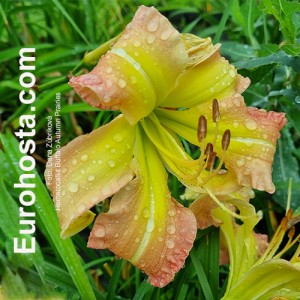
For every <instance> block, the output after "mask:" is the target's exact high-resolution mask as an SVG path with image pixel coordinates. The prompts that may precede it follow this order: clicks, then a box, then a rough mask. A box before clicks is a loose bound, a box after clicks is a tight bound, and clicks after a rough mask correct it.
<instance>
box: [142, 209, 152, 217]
mask: <svg viewBox="0 0 300 300" xmlns="http://www.w3.org/2000/svg"><path fill="white" fill-rule="evenodd" d="M143 217H144V218H149V217H150V210H149V208H144V209H143Z"/></svg>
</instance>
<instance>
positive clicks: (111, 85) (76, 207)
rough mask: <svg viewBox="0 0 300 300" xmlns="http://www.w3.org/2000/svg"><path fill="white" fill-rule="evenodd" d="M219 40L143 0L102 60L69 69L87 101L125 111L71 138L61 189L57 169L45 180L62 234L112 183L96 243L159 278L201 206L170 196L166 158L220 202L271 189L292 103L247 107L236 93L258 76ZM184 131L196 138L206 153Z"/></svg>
mask: <svg viewBox="0 0 300 300" xmlns="http://www.w3.org/2000/svg"><path fill="white" fill-rule="evenodd" d="M218 49H219V45H216V46H213V45H212V44H211V41H210V39H201V38H198V37H196V36H192V35H180V34H179V33H178V32H177V31H176V30H175V29H174V28H173V27H172V26H171V24H170V23H169V21H168V20H167V19H166V18H165V17H164V16H162V15H161V14H159V12H158V11H157V10H156V9H155V8H153V7H152V8H147V7H144V6H141V7H140V8H139V9H138V11H137V12H136V14H135V16H134V18H133V20H132V22H131V23H130V24H129V25H128V26H127V27H126V29H125V30H124V32H123V33H122V34H121V35H120V37H119V39H118V40H117V41H116V43H115V44H114V46H113V47H112V49H111V50H110V51H108V52H107V53H106V54H105V55H103V56H102V57H101V59H100V61H99V63H98V64H97V66H96V67H95V68H94V69H93V70H92V71H91V72H90V73H88V74H85V75H82V76H79V77H73V78H71V80H70V85H71V86H73V87H74V89H75V91H76V92H77V93H78V94H79V95H80V96H81V97H82V98H83V99H84V100H85V101H87V102H88V103H89V104H91V105H93V106H96V107H99V108H102V109H113V110H120V111H121V115H119V116H118V117H117V118H115V119H114V120H113V121H112V122H110V123H109V124H107V125H105V126H103V127H100V128H98V129H96V130H95V131H93V132H92V133H91V134H89V135H85V136H80V137H78V138H76V139H75V140H73V141H72V142H70V143H69V144H68V145H67V146H65V147H63V148H62V150H61V157H60V159H61V164H62V174H61V191H62V195H61V199H59V200H58V199H56V196H55V195H56V187H55V178H54V179H53V181H51V182H47V185H48V187H49V189H50V190H51V191H52V194H53V195H54V201H56V202H57V201H60V202H59V206H60V210H59V211H58V216H59V220H60V223H61V227H62V234H61V235H62V237H68V236H70V235H72V234H75V233H77V232H78V231H80V230H81V229H83V228H84V227H86V226H87V225H88V224H90V223H91V222H92V220H93V218H94V214H93V213H92V212H90V211H89V209H90V208H91V207H92V206H94V205H95V204H97V203H99V202H101V201H103V200H104V199H106V198H107V197H110V196H113V195H114V196H113V198H112V199H111V204H110V210H109V211H108V213H103V214H100V215H99V216H98V217H97V219H96V221H95V224H94V227H93V230H92V232H91V235H90V238H89V243H88V245H89V247H93V248H98V249H104V248H108V249H110V250H111V251H113V252H114V253H115V254H116V255H117V256H119V257H122V258H125V259H127V260H129V261H131V262H132V263H133V264H134V265H136V266H137V267H139V268H140V269H142V270H143V271H145V273H147V274H148V275H149V280H150V283H151V284H153V285H155V286H164V285H166V284H167V283H168V282H170V281H171V280H172V279H173V277H174V275H175V273H176V272H177V271H178V270H179V269H180V268H181V267H182V266H183V264H184V261H185V258H186V257H187V255H188V253H189V250H190V249H191V247H192V244H193V241H194V239H195V235H196V229H197V226H196V220H195V216H194V215H193V213H192V212H191V211H190V210H189V209H187V208H185V207H183V206H182V205H180V204H179V203H177V202H176V201H175V200H174V199H173V198H172V197H171V194H170V192H169V190H168V185H167V172H166V170H165V168H166V169H167V170H168V171H169V172H171V173H173V174H174V175H175V176H177V178H178V179H179V180H180V181H181V182H182V183H183V184H185V185H186V186H189V187H190V188H192V189H194V190H195V191H197V192H200V193H209V194H210V195H214V196H216V197H214V199H215V201H216V202H218V198H217V197H218V196H221V197H222V195H228V194H234V193H239V192H240V191H241V190H243V189H244V188H246V189H247V191H248V192H249V194H250V191H251V189H252V188H257V189H260V190H266V191H269V192H273V191H274V186H273V184H272V180H271V164H272V161H273V155H274V151H275V145H276V141H277V139H278V137H279V130H280V129H281V127H282V126H283V125H284V123H285V118H284V114H280V113H274V112H271V113H267V112H265V111H259V110H257V109H254V108H247V107H246V106H245V103H244V100H243V98H242V96H241V95H240V94H239V93H241V92H243V91H244V90H245V89H246V88H247V86H248V84H249V80H248V79H245V78H243V77H241V76H239V75H238V74H237V72H236V70H235V68H234V67H233V66H231V65H230V64H229V63H228V62H227V61H226V60H225V59H224V58H222V57H221V56H220V54H219V52H218ZM199 117H200V118H199ZM179 136H182V137H184V138H186V139H187V140H189V141H190V142H191V143H193V144H195V145H197V146H199V148H200V149H201V155H200V157H199V158H198V159H196V160H194V159H192V158H191V157H190V156H189V155H188V154H187V153H186V152H185V151H184V149H183V147H182V145H181V142H180V138H179ZM229 144H230V146H229ZM217 158H219V164H218V166H215V161H216V160H217ZM54 159H55V158H54ZM258 163H259V164H260V165H261V166H262V167H261V168H259V169H257V164H258ZM224 165H225V166H226V168H225V167H224ZM223 208H224V209H226V207H223Z"/></svg>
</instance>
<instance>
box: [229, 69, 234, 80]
mask: <svg viewBox="0 0 300 300" xmlns="http://www.w3.org/2000/svg"><path fill="white" fill-rule="evenodd" d="M229 76H230V77H232V78H234V77H235V71H234V69H230V70H229Z"/></svg>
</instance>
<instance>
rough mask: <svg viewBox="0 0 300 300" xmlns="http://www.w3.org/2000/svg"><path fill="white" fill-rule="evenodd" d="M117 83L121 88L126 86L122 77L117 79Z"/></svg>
mask: <svg viewBox="0 0 300 300" xmlns="http://www.w3.org/2000/svg"><path fill="white" fill-rule="evenodd" d="M118 85H119V87H120V88H121V89H123V88H124V87H125V86H126V81H125V80H124V79H119V80H118Z"/></svg>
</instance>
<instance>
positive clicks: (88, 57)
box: [83, 33, 122, 66]
mask: <svg viewBox="0 0 300 300" xmlns="http://www.w3.org/2000/svg"><path fill="white" fill-rule="evenodd" d="M121 34H122V33H120V34H118V35H117V36H115V37H114V38H112V39H110V40H109V41H107V42H106V43H104V44H102V45H101V46H99V47H98V48H96V49H95V50H93V51H90V52H87V53H86V54H85V55H84V57H83V63H84V64H85V65H87V66H89V65H95V64H96V63H97V62H98V60H99V59H100V57H101V56H102V55H103V54H105V53H106V52H107V51H108V50H109V49H110V48H111V47H112V46H113V45H114V43H115V42H116V41H117V40H118V39H119V37H120V35H121Z"/></svg>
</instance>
